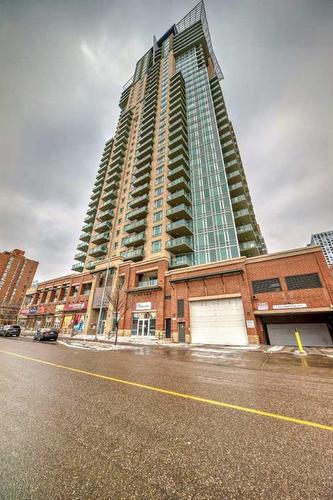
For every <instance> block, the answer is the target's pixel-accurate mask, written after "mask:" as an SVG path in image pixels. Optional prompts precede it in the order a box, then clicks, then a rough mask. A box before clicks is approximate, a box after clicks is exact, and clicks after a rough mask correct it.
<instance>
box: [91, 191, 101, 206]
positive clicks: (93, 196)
mask: <svg viewBox="0 0 333 500" xmlns="http://www.w3.org/2000/svg"><path fill="white" fill-rule="evenodd" d="M99 195H100V191H98V192H97V193H93V194H92V195H91V196H90V199H91V201H92V202H93V203H96V202H97V201H98V199H99Z"/></svg>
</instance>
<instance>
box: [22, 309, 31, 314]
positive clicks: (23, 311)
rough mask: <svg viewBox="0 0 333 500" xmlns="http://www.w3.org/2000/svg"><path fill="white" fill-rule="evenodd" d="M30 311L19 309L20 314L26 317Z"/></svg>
mask: <svg viewBox="0 0 333 500" xmlns="http://www.w3.org/2000/svg"><path fill="white" fill-rule="evenodd" d="M29 311H30V309H21V311H20V314H24V315H27V314H29Z"/></svg>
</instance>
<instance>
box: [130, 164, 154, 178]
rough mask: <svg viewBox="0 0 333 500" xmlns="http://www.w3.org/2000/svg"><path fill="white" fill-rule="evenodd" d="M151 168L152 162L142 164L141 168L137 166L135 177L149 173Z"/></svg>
mask: <svg viewBox="0 0 333 500" xmlns="http://www.w3.org/2000/svg"><path fill="white" fill-rule="evenodd" d="M150 169H151V164H150V163H145V164H144V165H142V166H141V167H140V168H136V169H135V170H134V172H133V175H134V177H136V178H137V177H141V175H144V174H147V173H148V172H150Z"/></svg>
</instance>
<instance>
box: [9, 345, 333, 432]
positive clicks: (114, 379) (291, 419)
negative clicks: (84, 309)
mask: <svg viewBox="0 0 333 500" xmlns="http://www.w3.org/2000/svg"><path fill="white" fill-rule="evenodd" d="M0 353H2V354H8V355H9V356H14V357H16V358H21V359H27V360H29V361H34V362H35V363H40V364H42V365H48V366H53V367H55V368H61V369H63V370H68V371H70V372H74V373H80V374H82V375H88V376H89V377H95V378H99V379H102V380H108V381H109V382H116V383H118V384H124V385H129V386H132V387H138V388H140V389H146V390H148V391H154V392H158V393H160V394H167V395H169V396H175V397H177V398H183V399H190V400H191V401H197V402H200V403H206V404H210V405H214V406H218V407H221V408H229V409H231V410H237V411H241V412H245V413H252V414H254V415H260V416H261V417H268V418H274V419H276V420H283V421H285V422H292V423H294V424H299V425H306V426H308V427H315V428H316V429H322V430H325V431H331V432H333V426H331V425H325V424H320V423H318V422H311V421H309V420H302V419H300V418H294V417H288V416H287V415H280V414H279V413H270V412H267V411H262V410H257V409H255V408H248V407H246V406H239V405H234V404H231V403H225V402H223V401H216V400H215V399H207V398H201V397H200V396H193V395H192V394H185V393H182V392H177V391H171V390H169V389H162V388H161V387H156V386H152V385H146V384H140V383H138V382H132V381H130V380H124V379H121V378H118V377H110V376H109V375H101V374H99V373H94V372H88V371H87V370H80V369H79V368H72V367H71V366H65V365H60V364H57V363H51V362H50V361H44V360H42V359H37V358H31V357H30V356H24V355H23V354H17V353H14V352H9V351H2V350H0Z"/></svg>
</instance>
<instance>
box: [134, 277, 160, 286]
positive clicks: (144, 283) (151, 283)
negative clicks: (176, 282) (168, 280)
mask: <svg viewBox="0 0 333 500" xmlns="http://www.w3.org/2000/svg"><path fill="white" fill-rule="evenodd" d="M151 286H158V279H157V278H151V279H149V280H142V281H138V285H137V288H149V287H151Z"/></svg>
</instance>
